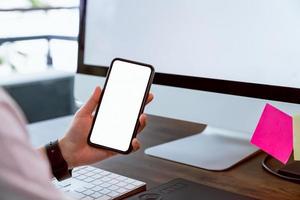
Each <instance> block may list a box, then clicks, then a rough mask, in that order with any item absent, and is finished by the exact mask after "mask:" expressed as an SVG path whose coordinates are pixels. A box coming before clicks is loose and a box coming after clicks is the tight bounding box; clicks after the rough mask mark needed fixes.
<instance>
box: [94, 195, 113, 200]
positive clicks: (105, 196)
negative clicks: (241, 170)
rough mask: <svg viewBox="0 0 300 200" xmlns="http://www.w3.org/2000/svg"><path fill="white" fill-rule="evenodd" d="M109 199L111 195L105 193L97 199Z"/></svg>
mask: <svg viewBox="0 0 300 200" xmlns="http://www.w3.org/2000/svg"><path fill="white" fill-rule="evenodd" d="M109 199H111V197H110V196H107V195H103V196H102V197H100V198H98V199H97V200H109Z"/></svg>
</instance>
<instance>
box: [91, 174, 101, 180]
mask: <svg viewBox="0 0 300 200" xmlns="http://www.w3.org/2000/svg"><path fill="white" fill-rule="evenodd" d="M102 176H103V175H101V174H99V173H97V174H95V175H94V176H93V177H94V178H95V179H98V178H101V177H102Z"/></svg>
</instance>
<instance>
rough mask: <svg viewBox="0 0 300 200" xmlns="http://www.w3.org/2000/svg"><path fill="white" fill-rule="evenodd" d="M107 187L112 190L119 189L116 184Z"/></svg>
mask: <svg viewBox="0 0 300 200" xmlns="http://www.w3.org/2000/svg"><path fill="white" fill-rule="evenodd" d="M107 189H109V190H112V191H115V190H117V189H119V187H118V186H116V185H111V186H110V187H108V188H107Z"/></svg>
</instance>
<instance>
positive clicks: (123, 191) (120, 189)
mask: <svg viewBox="0 0 300 200" xmlns="http://www.w3.org/2000/svg"><path fill="white" fill-rule="evenodd" d="M127 191H128V190H126V189H124V188H119V189H118V190H117V192H119V193H121V194H123V193H125V192H127Z"/></svg>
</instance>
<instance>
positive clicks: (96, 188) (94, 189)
mask: <svg viewBox="0 0 300 200" xmlns="http://www.w3.org/2000/svg"><path fill="white" fill-rule="evenodd" d="M103 189H104V188H103V187H100V186H95V187H93V188H92V190H93V191H100V190H103Z"/></svg>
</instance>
